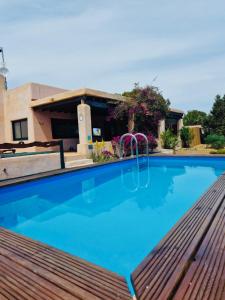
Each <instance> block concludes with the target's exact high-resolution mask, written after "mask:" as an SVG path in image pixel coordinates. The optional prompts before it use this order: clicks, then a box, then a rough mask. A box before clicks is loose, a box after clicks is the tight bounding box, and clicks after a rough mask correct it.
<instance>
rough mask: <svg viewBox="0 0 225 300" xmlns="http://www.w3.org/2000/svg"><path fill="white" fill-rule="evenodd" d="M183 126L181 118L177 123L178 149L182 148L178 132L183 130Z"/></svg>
mask: <svg viewBox="0 0 225 300" xmlns="http://www.w3.org/2000/svg"><path fill="white" fill-rule="evenodd" d="M183 126H184V123H183V118H181V119H179V120H178V121H177V135H178V139H179V144H178V147H182V142H181V138H180V130H181V128H183Z"/></svg>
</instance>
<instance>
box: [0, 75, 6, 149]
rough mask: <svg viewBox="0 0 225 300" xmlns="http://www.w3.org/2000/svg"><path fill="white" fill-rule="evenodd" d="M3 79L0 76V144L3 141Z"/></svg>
mask: <svg viewBox="0 0 225 300" xmlns="http://www.w3.org/2000/svg"><path fill="white" fill-rule="evenodd" d="M4 97H5V78H4V77H3V76H2V75H0V143H3V142H4V141H5V129H4V127H5V117H4V115H5V114H4Z"/></svg>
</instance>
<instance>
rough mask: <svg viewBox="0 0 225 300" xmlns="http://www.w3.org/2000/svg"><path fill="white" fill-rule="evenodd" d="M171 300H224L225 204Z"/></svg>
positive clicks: (224, 203)
mask: <svg viewBox="0 0 225 300" xmlns="http://www.w3.org/2000/svg"><path fill="white" fill-rule="evenodd" d="M174 299H175V300H179V299H184V300H193V299H221V300H223V299H225V200H224V201H223V204H222V206H221V208H220V210H219V211H218V213H217V215H216V217H215V219H214V221H213V223H212V225H211V226H210V229H209V231H208V232H207V234H206V236H205V238H204V240H203V242H202V244H201V246H200V248H199V250H198V252H197V254H196V255H195V257H194V258H193V260H192V263H191V265H190V268H189V269H188V271H187V273H186V275H185V277H184V279H183V280H182V282H181V284H180V286H179V287H178V290H177V292H176V294H175V296H174Z"/></svg>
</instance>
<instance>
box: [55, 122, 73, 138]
mask: <svg viewBox="0 0 225 300" xmlns="http://www.w3.org/2000/svg"><path fill="white" fill-rule="evenodd" d="M51 123H52V137H53V139H73V138H78V128H77V126H76V121H75V120H71V119H51Z"/></svg>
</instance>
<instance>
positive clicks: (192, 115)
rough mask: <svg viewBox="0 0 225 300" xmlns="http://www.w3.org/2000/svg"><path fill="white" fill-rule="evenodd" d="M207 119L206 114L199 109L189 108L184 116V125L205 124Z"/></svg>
mask: <svg viewBox="0 0 225 300" xmlns="http://www.w3.org/2000/svg"><path fill="white" fill-rule="evenodd" d="M206 121H207V114H206V113H205V112H204V111H200V110H190V111H188V112H187V114H186V115H185V116H184V125H185V126H190V125H202V126H205V124H206Z"/></svg>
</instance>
